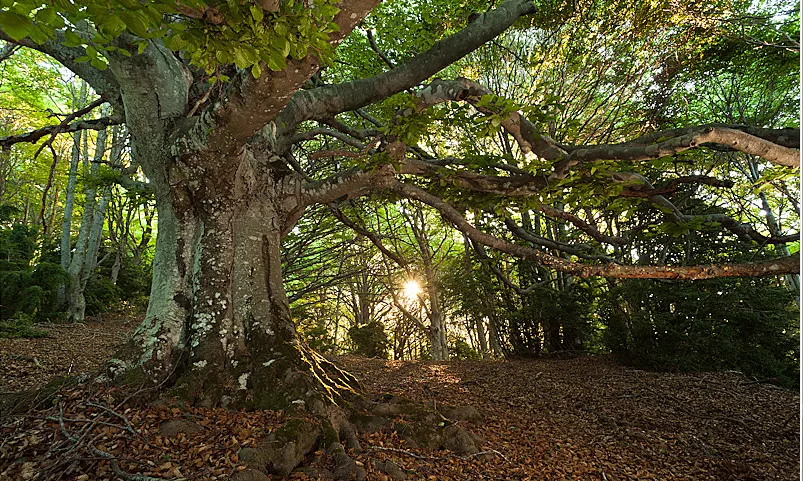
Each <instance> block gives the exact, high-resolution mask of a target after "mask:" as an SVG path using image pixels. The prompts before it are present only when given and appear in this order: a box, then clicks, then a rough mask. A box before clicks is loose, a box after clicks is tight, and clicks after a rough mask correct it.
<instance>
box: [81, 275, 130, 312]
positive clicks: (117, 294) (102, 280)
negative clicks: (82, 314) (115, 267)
mask: <svg viewBox="0 0 803 481" xmlns="http://www.w3.org/2000/svg"><path fill="white" fill-rule="evenodd" d="M123 292H124V291H123V290H122V289H121V288H120V287H118V286H116V285H114V284H112V283H111V281H110V280H109V278H108V277H105V276H92V278H91V279H90V280H89V281H88V282H87V283H86V289H85V290H84V300H85V301H86V314H87V315H88V316H94V315H97V314H100V313H102V312H108V311H109V310H112V309H114V308H115V307H117V305H118V304H119V303H120V300H121V299H122V298H123Z"/></svg>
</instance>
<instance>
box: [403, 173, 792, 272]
mask: <svg viewBox="0 0 803 481" xmlns="http://www.w3.org/2000/svg"><path fill="white" fill-rule="evenodd" d="M389 190H391V191H393V192H395V193H397V194H399V195H402V196H403V197H407V198H410V199H414V200H418V201H420V202H423V203H425V204H427V205H429V206H430V207H433V208H435V209H436V210H438V211H439V212H440V213H441V215H443V217H444V218H445V219H447V220H448V221H449V222H451V223H452V224H453V225H454V226H455V227H456V228H457V229H459V230H460V231H461V232H463V233H464V234H466V235H467V236H468V237H469V238H470V239H471V240H472V241H474V242H478V243H480V244H483V245H486V246H488V247H491V248H494V249H497V250H499V251H501V252H505V253H508V254H510V255H513V256H516V257H521V258H523V259H530V260H532V261H534V262H536V263H539V264H541V265H543V266H546V267H551V268H553V269H556V270H559V271H562V272H566V273H569V274H573V275H576V276H580V277H597V276H598V277H611V278H620V279H678V280H696V279H712V278H719V277H757V276H769V275H782V274H796V273H799V272H800V259H799V258H798V257H797V256H790V257H783V258H780V259H773V260H768V261H762V262H752V263H744V264H724V265H713V264H712V265H698V266H633V265H617V264H597V265H589V264H581V263H578V262H572V261H569V260H566V259H562V258H560V257H556V256H552V255H549V254H546V253H544V252H542V251H539V250H537V249H532V248H528V247H524V246H520V245H516V244H513V243H510V242H508V241H505V240H503V239H500V238H498V237H495V236H492V235H490V234H487V233H485V232H482V231H480V230H479V229H477V228H476V227H474V226H472V225H471V224H470V223H469V222H468V221H467V220H466V219H465V218H464V217H463V215H462V214H461V213H460V212H458V211H457V209H455V208H454V207H452V206H451V205H449V204H448V203H447V202H445V201H443V200H442V199H440V198H438V197H437V196H435V195H432V194H430V193H428V192H426V191H425V190H423V189H420V188H418V187H415V186H412V185H409V184H404V183H401V182H395V183H393V184H392V185H391V186H390V189H389Z"/></svg>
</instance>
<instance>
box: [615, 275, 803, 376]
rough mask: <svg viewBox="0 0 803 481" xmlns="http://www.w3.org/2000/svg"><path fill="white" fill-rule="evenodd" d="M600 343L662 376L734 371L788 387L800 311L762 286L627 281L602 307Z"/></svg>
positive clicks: (794, 368)
mask: <svg viewBox="0 0 803 481" xmlns="http://www.w3.org/2000/svg"><path fill="white" fill-rule="evenodd" d="M601 307H602V309H601V312H600V314H601V320H602V323H603V325H604V326H605V331H604V332H603V335H602V339H603V342H604V343H605V345H606V346H607V347H608V348H609V349H610V350H611V351H612V352H613V353H614V354H615V355H617V356H618V357H619V358H620V359H621V360H623V361H624V362H627V363H629V364H632V365H634V366H636V367H640V368H647V369H654V370H663V371H714V370H722V369H735V370H739V371H742V372H744V373H745V374H746V375H748V376H755V377H758V378H762V379H777V381H778V382H779V383H780V384H784V385H787V386H794V385H796V384H797V382H798V372H799V367H798V366H799V357H800V352H799V347H798V346H799V344H798V339H799V328H798V310H797V307H796V305H795V303H794V299H793V297H792V294H791V293H790V292H789V290H788V289H786V288H784V287H782V286H778V285H773V284H772V282H771V281H768V280H765V279H728V280H722V279H718V280H710V281H695V282H668V281H647V280H631V281H625V282H622V283H620V284H619V285H618V286H617V287H615V288H614V289H612V290H611V291H610V293H609V295H608V297H607V298H606V299H605V300H604V301H603V303H602V306H601Z"/></svg>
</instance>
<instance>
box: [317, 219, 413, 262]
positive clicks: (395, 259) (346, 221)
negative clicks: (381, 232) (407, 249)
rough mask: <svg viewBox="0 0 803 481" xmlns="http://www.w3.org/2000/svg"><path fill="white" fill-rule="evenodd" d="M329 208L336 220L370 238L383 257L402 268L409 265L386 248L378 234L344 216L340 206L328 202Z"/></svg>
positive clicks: (405, 260)
mask: <svg viewBox="0 0 803 481" xmlns="http://www.w3.org/2000/svg"><path fill="white" fill-rule="evenodd" d="M329 209H330V210H331V211H332V214H334V216H335V217H336V218H337V220H339V221H340V222H342V223H343V224H344V225H345V226H346V227H348V228H349V229H351V230H353V231H354V232H356V233H358V234H360V235H364V236H365V237H366V238H368V240H370V241H371V242H372V243H373V244H374V246H376V248H377V249H379V250H380V251H381V252H382V254H384V255H385V257H387V258H389V259H391V260H393V262H395V263H396V264H398V265H399V266H400V267H402V268H406V267H407V266H408V265H409V262H407V259H405V258H403V257H402V256H400V255H397V254H396V253H395V252H393V251H391V250H390V249H388V248H387V247H386V246H385V244H383V243H382V239H380V238H379V236H378V235H376V234H374V233H373V232H371V231H369V230H368V229H366V228H365V227H363V226H361V225H359V224H358V223H357V222H354V221H353V220H351V219H349V218H348V217H347V216H346V214H344V213H343V211H342V210H340V207H338V206H337V204H330V205H329Z"/></svg>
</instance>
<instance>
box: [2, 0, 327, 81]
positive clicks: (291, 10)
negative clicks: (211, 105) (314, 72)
mask: <svg viewBox="0 0 803 481" xmlns="http://www.w3.org/2000/svg"><path fill="white" fill-rule="evenodd" d="M0 6H2V11H1V12H0V25H2V27H3V29H4V30H5V32H6V33H7V34H8V35H9V36H10V37H11V38H12V39H14V40H21V39H23V38H25V37H29V38H30V39H31V40H33V41H34V42H36V43H39V44H42V43H45V42H48V41H54V40H55V41H59V42H61V43H63V44H64V45H66V46H79V45H84V46H85V47H86V55H84V56H82V57H79V58H78V59H77V60H78V61H79V62H89V63H90V64H91V65H92V66H93V67H95V68H98V69H100V70H103V69H106V68H107V61H106V59H105V56H106V55H122V56H125V57H130V56H131V55H133V54H135V53H137V52H141V51H142V50H144V49H145V48H146V47H147V45H148V40H150V39H163V40H164V42H165V44H166V45H167V46H168V47H170V48H172V49H173V50H175V51H182V52H186V54H187V55H188V58H189V59H190V61H191V62H192V63H193V64H194V65H196V66H198V67H200V68H203V69H205V70H206V71H207V72H208V73H209V74H210V75H211V74H215V73H216V72H217V70H218V67H219V66H220V65H225V64H229V63H234V64H236V65H237V66H238V67H240V68H250V69H251V71H252V73H253V74H254V76H256V77H258V76H259V75H260V74H261V68H260V66H259V62H260V61H263V62H265V65H266V66H267V67H268V68H269V69H271V70H282V69H283V68H284V67H285V65H286V59H287V58H294V59H301V58H304V57H305V56H306V55H307V53H309V52H311V53H314V54H316V55H317V56H318V57H319V58H320V59H321V60H322V61H324V62H331V60H332V56H333V48H332V47H331V45H330V44H329V42H328V34H329V33H330V32H333V31H336V30H337V28H338V27H337V25H336V24H334V23H333V22H332V19H333V18H334V16H335V15H336V14H337V12H338V8H337V7H336V6H335V3H334V2H330V1H329V0H313V1H301V0H298V1H296V0H284V1H281V2H277V7H279V8H277V9H276V10H277V11H275V12H272V11H266V10H264V9H263V8H262V7H260V6H259V5H258V4H254V3H252V2H245V3H243V2H239V1H235V0H227V1H209V2H204V1H200V0H188V1H185V2H181V3H177V2H174V1H167V0H160V1H153V2H145V3H142V2H138V1H134V0H118V1H111V2H108V1H93V0H89V1H70V0H55V1H54V2H50V3H43V2H39V1H31V0H22V1H20V0H3V1H2V2H0ZM58 32H63V34H62V33H58ZM61 35H63V38H62V37H61ZM224 77H225V76H224V75H223V74H220V73H217V75H215V77H214V78H215V79H219V78H224Z"/></svg>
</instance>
